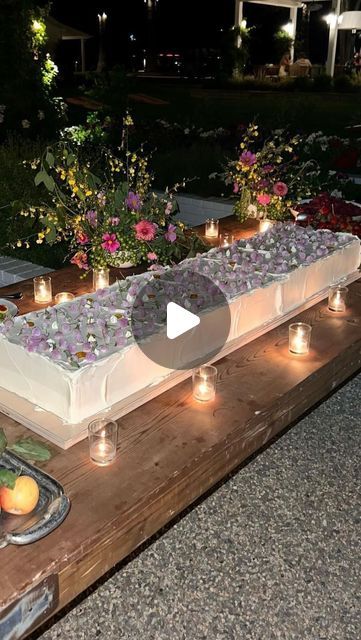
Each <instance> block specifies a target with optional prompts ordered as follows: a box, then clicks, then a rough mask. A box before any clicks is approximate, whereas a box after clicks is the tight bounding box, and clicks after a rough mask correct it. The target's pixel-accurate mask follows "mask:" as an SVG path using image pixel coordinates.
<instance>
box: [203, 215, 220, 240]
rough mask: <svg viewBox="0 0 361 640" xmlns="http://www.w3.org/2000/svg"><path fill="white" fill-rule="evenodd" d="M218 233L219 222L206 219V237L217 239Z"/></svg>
mask: <svg viewBox="0 0 361 640" xmlns="http://www.w3.org/2000/svg"><path fill="white" fill-rule="evenodd" d="M218 233H219V220H214V218H207V220H206V237H207V238H218Z"/></svg>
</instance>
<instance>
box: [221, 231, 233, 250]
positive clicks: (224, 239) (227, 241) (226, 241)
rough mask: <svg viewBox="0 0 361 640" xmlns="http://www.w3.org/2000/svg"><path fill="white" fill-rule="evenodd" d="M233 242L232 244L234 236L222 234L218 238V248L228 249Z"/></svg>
mask: <svg viewBox="0 0 361 640" xmlns="http://www.w3.org/2000/svg"><path fill="white" fill-rule="evenodd" d="M233 242H234V236H232V235H231V234H230V233H223V234H221V235H220V237H219V246H220V247H223V248H225V249H226V248H227V247H230V246H231V244H233Z"/></svg>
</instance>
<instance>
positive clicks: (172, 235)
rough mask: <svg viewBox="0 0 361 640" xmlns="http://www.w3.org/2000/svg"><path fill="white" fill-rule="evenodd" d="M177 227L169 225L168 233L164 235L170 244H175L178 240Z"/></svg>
mask: <svg viewBox="0 0 361 640" xmlns="http://www.w3.org/2000/svg"><path fill="white" fill-rule="evenodd" d="M176 231H177V227H176V226H175V224H169V225H168V231H166V233H165V234H164V237H165V239H166V240H168V242H175V241H176V239H177V233H176Z"/></svg>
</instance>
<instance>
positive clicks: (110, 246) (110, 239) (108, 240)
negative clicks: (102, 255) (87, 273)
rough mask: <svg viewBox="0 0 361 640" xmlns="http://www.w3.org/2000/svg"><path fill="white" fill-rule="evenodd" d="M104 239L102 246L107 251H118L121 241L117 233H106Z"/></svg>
mask: <svg viewBox="0 0 361 640" xmlns="http://www.w3.org/2000/svg"><path fill="white" fill-rule="evenodd" d="M102 239H103V241H104V242H102V247H103V249H104V250H105V251H109V253H115V251H118V249H119V247H120V242H119V240H117V236H116V235H115V233H104V234H103V236H102Z"/></svg>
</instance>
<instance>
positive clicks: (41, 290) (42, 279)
mask: <svg viewBox="0 0 361 640" xmlns="http://www.w3.org/2000/svg"><path fill="white" fill-rule="evenodd" d="M33 283H34V301H35V302H37V303H38V304H46V303H48V302H51V301H52V297H53V294H52V290H51V277H50V276H37V277H36V278H33Z"/></svg>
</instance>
